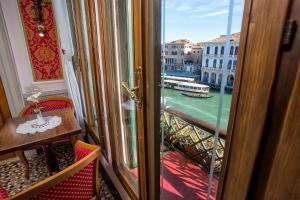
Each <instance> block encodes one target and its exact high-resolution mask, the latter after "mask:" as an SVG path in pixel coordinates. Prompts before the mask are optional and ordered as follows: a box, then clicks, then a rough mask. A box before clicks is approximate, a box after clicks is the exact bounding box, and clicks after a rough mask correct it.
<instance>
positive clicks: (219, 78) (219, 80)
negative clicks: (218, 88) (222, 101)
mask: <svg viewBox="0 0 300 200" xmlns="http://www.w3.org/2000/svg"><path fill="white" fill-rule="evenodd" d="M221 83H222V74H219V77H218V85H221Z"/></svg>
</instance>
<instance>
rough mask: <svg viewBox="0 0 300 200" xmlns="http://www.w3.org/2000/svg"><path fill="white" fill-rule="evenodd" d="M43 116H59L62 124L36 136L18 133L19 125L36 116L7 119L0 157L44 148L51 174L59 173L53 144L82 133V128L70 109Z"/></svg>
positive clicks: (3, 129)
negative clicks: (19, 151) (20, 151)
mask: <svg viewBox="0 0 300 200" xmlns="http://www.w3.org/2000/svg"><path fill="white" fill-rule="evenodd" d="M43 116H44V117H46V116H59V117H61V118H62V123H61V124H60V125H59V126H57V127H55V128H53V129H50V130H47V131H45V132H42V133H35V134H20V133H17V132H16V128H17V127H18V125H19V124H21V123H24V122H26V121H28V120H33V119H35V118H36V116H35V115H29V116H25V117H17V118H10V119H7V121H6V122H5V125H4V126H3V127H2V129H1V130H0V155H2V154H6V153H10V152H15V151H17V150H29V149H32V148H36V147H37V146H41V147H43V150H44V153H45V157H46V162H47V166H48V168H49V171H50V172H56V171H59V166H58V161H57V159H56V157H55V155H54V154H53V153H52V148H51V144H52V143H53V142H54V141H57V140H60V139H63V138H65V137H66V136H72V135H75V134H79V133H81V128H80V126H79V124H78V122H77V120H76V118H75V116H74V113H73V111H71V110H69V109H62V110H55V111H50V112H45V113H43Z"/></svg>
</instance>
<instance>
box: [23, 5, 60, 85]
mask: <svg viewBox="0 0 300 200" xmlns="http://www.w3.org/2000/svg"><path fill="white" fill-rule="evenodd" d="M18 2H19V11H20V16H21V19H22V22H23V29H24V34H25V39H26V42H27V48H28V52H29V57H30V61H31V65H32V73H33V79H34V81H50V80H59V79H63V70H62V66H61V59H60V52H59V45H58V39H57V31H56V25H55V19H54V15H53V9H52V4H51V1H49V0H47V1H43V0H42V1H41V2H42V3H41V8H42V9H41V16H42V22H41V23H38V22H36V21H35V17H36V15H35V11H34V4H33V0H18ZM39 24H42V25H43V26H44V27H45V31H44V33H45V36H44V37H40V36H39V31H38V29H37V26H38V25H39Z"/></svg>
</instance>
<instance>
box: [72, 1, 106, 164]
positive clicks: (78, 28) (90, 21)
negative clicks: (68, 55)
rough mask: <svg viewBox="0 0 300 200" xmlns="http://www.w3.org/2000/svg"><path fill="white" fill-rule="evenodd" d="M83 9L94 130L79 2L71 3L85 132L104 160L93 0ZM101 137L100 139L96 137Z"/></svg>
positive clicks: (102, 118) (102, 105)
mask: <svg viewBox="0 0 300 200" xmlns="http://www.w3.org/2000/svg"><path fill="white" fill-rule="evenodd" d="M84 8H85V14H86V22H85V23H86V24H87V35H88V42H89V45H90V46H89V47H90V48H89V57H90V63H91V70H92V77H91V78H92V83H93V92H94V101H95V106H96V108H95V109H96V115H97V124H98V128H96V124H95V121H94V119H93V116H92V105H91V95H90V90H89V84H88V78H89V77H88V72H87V66H86V58H85V52H84V49H85V46H84V37H83V34H82V19H81V11H80V2H79V0H74V1H73V11H74V21H75V32H76V41H77V46H78V55H79V63H78V64H79V65H80V66H79V69H80V71H81V73H82V79H83V89H84V98H85V102H86V112H87V113H86V114H87V116H86V119H85V121H86V125H87V131H88V132H89V133H90V135H91V137H92V139H93V140H94V141H95V142H96V143H97V144H99V145H101V152H102V155H104V157H105V159H106V160H107V159H108V154H107V144H106V141H107V138H106V134H105V127H106V126H105V124H104V122H105V119H104V117H105V116H104V114H103V112H104V111H103V110H104V106H105V105H104V104H103V102H102V95H104V94H102V90H101V75H100V73H101V72H100V64H101V62H100V59H99V52H100V51H99V48H100V47H99V46H98V38H97V37H98V32H97V26H95V25H94V24H96V8H95V2H94V0H88V1H84ZM97 135H98V136H99V137H101V138H100V139H99V138H98V137H97Z"/></svg>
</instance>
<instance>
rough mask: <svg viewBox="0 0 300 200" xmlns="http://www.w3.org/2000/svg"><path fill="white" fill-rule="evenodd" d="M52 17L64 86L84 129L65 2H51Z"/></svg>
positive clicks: (58, 0) (64, 0)
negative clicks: (57, 39)
mask: <svg viewBox="0 0 300 200" xmlns="http://www.w3.org/2000/svg"><path fill="white" fill-rule="evenodd" d="M52 5H53V10H54V15H55V19H56V26H57V32H58V36H59V38H60V47H61V49H62V52H63V58H62V59H63V60H62V61H63V62H62V63H63V69H64V77H65V81H66V84H67V86H68V93H69V96H70V98H71V99H72V100H73V102H74V106H75V114H76V118H77V120H78V121H79V123H80V125H81V127H84V119H83V110H82V102H81V96H80V91H79V85H78V82H77V80H76V76H75V71H74V67H73V62H72V57H73V55H74V48H73V42H72V33H71V29H70V22H69V15H68V9H67V3H66V0H52Z"/></svg>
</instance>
